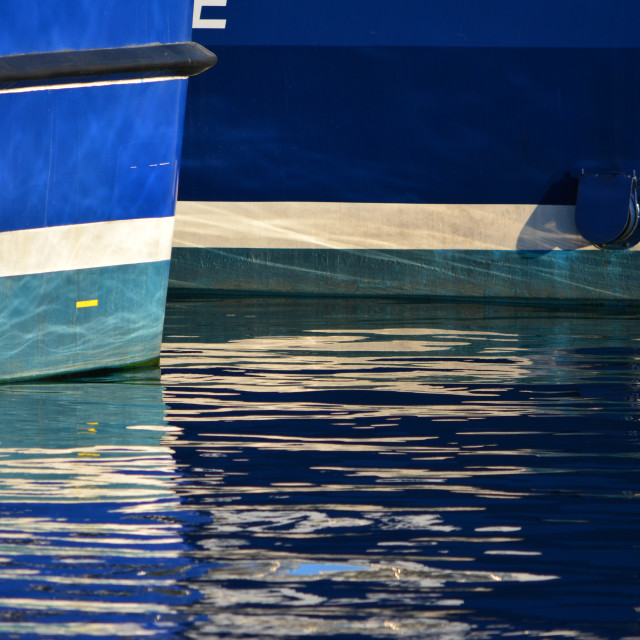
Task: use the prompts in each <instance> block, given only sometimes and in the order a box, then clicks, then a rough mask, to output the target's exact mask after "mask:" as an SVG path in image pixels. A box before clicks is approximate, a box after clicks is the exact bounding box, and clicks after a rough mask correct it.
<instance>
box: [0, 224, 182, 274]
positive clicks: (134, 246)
mask: <svg viewBox="0 0 640 640" xmlns="http://www.w3.org/2000/svg"><path fill="white" fill-rule="evenodd" d="M173 223H174V219H173V217H169V218H143V219H139V220H115V221H111V222H93V223H90V224H78V225H69V226H64V227H47V228H44V229H25V230H21V231H7V232H4V233H0V277H6V276H18V275H28V274H35V273H51V272H54V271H70V270H75V269H91V268H95V267H110V266H116V265H125V264H140V263H145V262H157V261H160V260H169V259H170V258H171V237H172V233H173Z"/></svg>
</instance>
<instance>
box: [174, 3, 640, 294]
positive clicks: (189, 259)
mask: <svg viewBox="0 0 640 640" xmlns="http://www.w3.org/2000/svg"><path fill="white" fill-rule="evenodd" d="M206 4H218V5H220V4H221V3H206V2H205V5H206ZM222 4H224V3H222ZM226 5H227V6H226V7H224V8H222V7H220V6H218V8H217V9H215V10H214V8H213V7H211V8H210V9H209V12H204V10H203V13H202V17H203V20H202V23H203V24H202V26H203V27H207V26H208V25H207V24H206V20H205V18H207V19H209V18H224V19H226V23H225V24H224V27H225V28H224V29H222V28H200V29H196V30H195V38H196V39H197V40H199V41H200V42H202V43H203V44H205V45H215V47H216V52H217V53H218V54H219V55H220V56H221V59H222V60H223V61H224V64H222V65H221V67H220V69H219V70H218V73H216V75H215V78H213V77H211V76H210V77H206V76H203V77H201V78H197V79H196V80H195V81H194V83H193V84H192V85H191V88H190V97H189V103H188V107H187V126H186V136H185V146H184V154H183V166H182V173H181V183H180V184H181V187H180V188H181V190H180V200H181V201H182V202H179V206H178V210H177V211H178V217H177V222H176V224H177V226H176V236H175V251H174V254H173V258H174V262H173V264H172V282H173V284H175V285H176V286H182V287H204V288H211V289H214V290H226V291H247V290H252V291H269V292H273V293H279V292H280V293H284V292H296V293H339V294H353V293H357V292H363V293H386V294H409V293H414V294H419V295H452V296H457V295H478V294H482V295H491V296H524V297H530V296H533V297H538V298H547V297H557V298H559V299H567V298H569V299H580V298H615V297H622V298H635V297H637V291H636V288H635V284H634V283H633V282H631V279H630V278H628V277H627V276H626V275H625V274H626V273H627V272H626V269H628V267H629V265H632V266H633V268H635V266H634V265H635V262H636V261H640V255H639V256H638V257H635V253H634V254H633V257H630V256H625V257H624V258H622V257H619V256H617V255H616V256H613V257H612V256H609V255H608V256H607V257H604V256H603V255H599V256H598V257H596V256H595V255H590V254H591V253H595V252H596V249H594V248H593V247H591V245H590V243H589V242H588V241H586V240H585V239H584V238H582V237H581V235H580V234H579V233H578V231H577V228H576V225H575V222H574V206H575V203H576V192H577V185H578V177H579V175H580V171H581V169H583V168H584V169H586V170H591V169H611V170H615V169H619V170H625V171H631V170H632V169H634V168H637V166H636V165H637V149H638V148H639V145H640V128H639V127H638V125H637V123H636V120H635V118H634V117H633V113H635V111H637V107H638V106H639V105H640V90H639V89H638V88H637V87H636V86H635V85H633V86H630V83H629V78H631V77H633V74H634V69H635V68H636V67H637V64H638V62H640V53H639V52H640V50H639V49H638V48H637V43H636V42H635V41H634V40H633V39H632V38H630V37H627V35H626V34H625V31H626V24H627V21H628V20H631V22H633V21H634V20H635V19H636V18H640V12H639V10H638V9H637V8H633V6H632V5H629V6H628V7H626V9H625V11H618V5H615V6H609V7H606V8H605V7H603V6H601V5H600V4H599V3H596V2H595V1H592V0H589V1H588V2H586V3H584V2H583V3H577V2H574V1H573V0H563V1H562V2H561V3H559V4H558V3H556V4H554V6H553V8H552V7H551V6H550V5H549V6H548V7H547V8H546V9H545V8H543V7H542V6H541V5H540V3H539V2H535V1H533V0H524V1H523V2H520V3H518V7H517V9H514V8H513V3H510V2H507V1H506V0H495V2H491V3H477V2H473V1H472V0H456V2H453V3H450V5H447V7H443V6H442V3H437V2H434V1H431V0H421V1H418V0H401V1H399V2H396V3H393V4H390V3H387V2H383V1H382V0H372V1H369V2H367V3H365V2H362V1H361V0H350V1H349V2H344V1H342V2H338V1H337V0H327V1H326V2H319V1H316V0H310V1H309V2H307V3H304V5H302V4H301V3H296V2H294V1H293V0H273V1H272V2H269V3H260V2H256V1H253V0H229V1H228V2H227V3H226ZM546 6H547V5H545V7H546ZM625 6H626V5H625ZM631 14H633V15H631ZM636 14H637V15H636ZM551 15H552V16H553V18H552V19H551V18H550V16H551ZM212 22H213V20H212ZM265 25H266V26H265ZM209 26H211V27H214V26H217V27H220V26H221V25H220V24H211V25H209ZM214 112H215V114H216V118H215V119H214V118H212V117H211V115H210V114H211V113H214ZM450 252H454V253H453V254H451V253H450ZM479 252H484V253H479ZM363 256H364V257H363ZM608 260H611V262H612V263H613V265H614V266H613V267H611V268H609V266H608V265H607V264H606V263H607V261H608ZM599 263H602V265H603V267H602V268H597V267H594V266H593V265H597V264H599ZM618 265H619V267H620V268H619V269H618ZM583 271H584V272H588V275H587V274H586V273H583ZM501 274H504V275H501ZM507 274H509V275H507ZM505 278H506V279H505Z"/></svg>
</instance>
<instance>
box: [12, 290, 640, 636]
mask: <svg viewBox="0 0 640 640" xmlns="http://www.w3.org/2000/svg"><path fill="white" fill-rule="evenodd" d="M639 319H640V309H622V308H609V309H603V308H600V309H587V308H558V307H554V308H551V307H549V308H542V309H541V308H534V307H528V306H506V305H481V304H477V305H463V304H458V305H454V304H444V303H427V302H409V301H395V302H393V301H381V300H360V301H349V300H330V299H316V300H305V299H277V298H267V299H244V298H237V299H182V298H174V299H171V300H170V301H169V305H168V310H167V322H166V327H165V336H164V346H163V356H162V359H161V366H160V368H151V369H144V370H131V371H125V372H119V373H114V374H111V375H105V376H92V377H87V378H84V379H78V378H74V379H64V380H56V381H47V382H39V383H24V384H13V385H6V386H3V387H0V416H1V422H0V579H1V580H0V637H3V638H4V637H6V638H21V639H22V638H54V637H65V636H67V637H75V638H112V637H113V638H115V637H119V638H136V637H153V638H194V639H196V638H238V639H240V638H243V639H245V638H304V637H315V638H323V637H326V638H333V639H338V638H443V639H446V640H463V639H465V640H466V639H469V640H485V639H492V638H525V637H526V638H585V639H589V640H591V639H594V640H595V639H599V638H603V639H604V638H626V639H631V638H640V555H639V553H640V465H639V462H640V459H639V458H640V425H639V420H640V368H639V364H640V330H639V329H640V321H639Z"/></svg>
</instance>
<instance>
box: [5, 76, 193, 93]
mask: <svg viewBox="0 0 640 640" xmlns="http://www.w3.org/2000/svg"><path fill="white" fill-rule="evenodd" d="M170 80H184V81H185V82H186V78H184V77H180V76H166V77H162V78H130V79H125V80H95V81H93V82H69V83H66V84H43V85H37V86H35V87H16V88H14V89H0V95H3V94H5V93H33V92H34V91H60V90H62V89H87V88H90V87H111V86H114V85H120V84H122V85H124V84H149V83H151V82H168V81H170Z"/></svg>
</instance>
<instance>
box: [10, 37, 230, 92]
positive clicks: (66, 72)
mask: <svg viewBox="0 0 640 640" xmlns="http://www.w3.org/2000/svg"><path fill="white" fill-rule="evenodd" d="M217 61H218V59H217V57H216V56H215V54H213V53H211V51H209V50H208V49H205V47H203V46H202V45H199V44H197V43H195V42H179V43H175V44H149V45H141V46H133V47H116V48H113V49H80V50H70V51H51V52H47V53H26V54H19V55H11V56H0V85H1V88H7V87H8V86H33V85H37V84H44V85H55V84H63V83H68V82H71V81H77V82H90V81H92V80H100V79H103V80H104V79H113V80H118V79H126V78H141V79H143V78H161V77H174V76H175V77H185V78H186V77H189V76H194V75H196V74H198V73H202V72H203V71H206V70H207V69H209V68H210V67H213V66H214V65H215V64H216V62H217Z"/></svg>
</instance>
